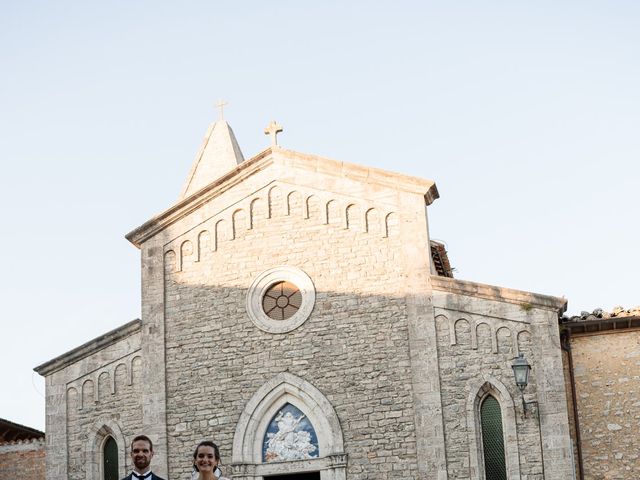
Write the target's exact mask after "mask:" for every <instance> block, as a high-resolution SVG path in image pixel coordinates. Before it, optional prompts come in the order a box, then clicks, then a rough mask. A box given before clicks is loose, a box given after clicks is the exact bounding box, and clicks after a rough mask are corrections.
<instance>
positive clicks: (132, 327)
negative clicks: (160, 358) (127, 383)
mask: <svg viewBox="0 0 640 480" xmlns="http://www.w3.org/2000/svg"><path fill="white" fill-rule="evenodd" d="M141 326H142V320H140V319H138V318H137V319H135V320H132V321H130V322H128V323H125V324H124V325H122V326H121V327H118V328H116V329H114V330H111V331H110V332H107V333H105V334H103V335H100V336H99V337H96V338H94V339H93V340H89V341H88V342H86V343H84V344H82V345H80V346H79V347H76V348H74V349H73V350H69V351H68V352H66V353H63V354H62V355H59V356H57V357H55V358H54V359H52V360H49V361H48V362H45V363H43V364H42V365H38V366H37V367H35V368H34V369H33V370H34V371H35V372H36V373H38V374H40V375H42V376H43V377H46V376H47V375H51V374H52V373H55V372H57V371H59V370H62V369H63V368H65V367H67V366H68V365H70V364H72V363H74V362H77V361H78V360H82V359H83V358H86V357H88V356H89V355H92V354H93V353H95V352H97V351H99V350H103V349H105V348H107V347H108V346H110V345H113V344H114V343H116V342H118V341H120V340H122V339H123V338H126V337H128V336H130V335H133V334H134V333H137V332H139V331H140V329H141Z"/></svg>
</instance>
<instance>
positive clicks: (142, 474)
mask: <svg viewBox="0 0 640 480" xmlns="http://www.w3.org/2000/svg"><path fill="white" fill-rule="evenodd" d="M152 458H153V443H152V442H151V439H150V438H149V437H147V436H146V435H138V436H137V437H136V438H134V439H133V441H132V442H131V461H132V462H133V471H132V472H131V473H130V474H129V475H127V476H126V477H124V478H123V479H122V480H164V479H163V478H160V477H159V476H157V475H156V474H155V473H153V472H152V471H151V467H150V465H151V459H152Z"/></svg>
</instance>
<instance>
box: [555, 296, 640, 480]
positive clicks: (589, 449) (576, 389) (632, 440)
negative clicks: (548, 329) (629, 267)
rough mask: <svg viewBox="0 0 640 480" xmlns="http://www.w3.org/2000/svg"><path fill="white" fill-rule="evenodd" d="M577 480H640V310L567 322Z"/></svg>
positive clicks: (568, 380) (564, 342) (565, 353)
mask: <svg viewBox="0 0 640 480" xmlns="http://www.w3.org/2000/svg"><path fill="white" fill-rule="evenodd" d="M561 338H562V345H563V361H564V367H565V380H566V385H567V402H568V410H569V414H570V415H569V421H570V426H571V436H572V440H573V444H574V451H575V457H576V460H577V461H576V475H577V478H580V479H584V480H599V479H606V480H626V479H630V478H640V451H639V449H638V446H639V445H640V373H638V372H639V367H640V307H636V308H635V309H631V310H625V309H623V308H616V309H615V310H614V311H613V312H611V313H609V312H604V311H602V310H600V309H598V310H595V311H594V312H593V313H588V312H585V313H583V314H582V315H579V316H574V317H570V318H563V319H562V324H561Z"/></svg>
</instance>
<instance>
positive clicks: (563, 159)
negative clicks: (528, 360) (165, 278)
mask: <svg viewBox="0 0 640 480" xmlns="http://www.w3.org/2000/svg"><path fill="white" fill-rule="evenodd" d="M638 59H640V2H637V1H636V0H629V1H617V0H610V1H607V2H604V1H600V2H595V1H585V0H581V1H562V0H560V1H558V0H554V1H539V0H537V1H533V0H530V1H527V0H525V1H520V2H509V1H490V0H487V1H484V2H475V1H457V2H444V1H441V2H433V1H398V0H396V1H393V2H374V1H371V0H369V1H350V2H345V1H340V2H338V1H326V0H325V1H323V2H310V1H307V2H304V1H297V2H294V1H279V0H274V1H270V2H264V1H260V2H258V1H237V2H216V1H201V2H196V1H185V2H167V1H165V2H163V1H150V0H141V1H126V2H125V1H119V2H118V1H115V2H97V1H82V2H81V1H58V2H51V1H41V2H36V1H29V0H24V1H13V2H12V1H10V0H4V1H2V2H0V71H1V75H0V132H1V133H0V155H1V156H0V159H1V161H2V170H1V172H2V173H1V175H0V187H1V188H0V196H1V197H0V200H1V202H2V203H1V205H2V221H1V222H0V228H1V231H0V233H1V235H0V252H1V253H0V261H1V263H0V264H1V265H3V267H4V269H5V270H4V272H5V274H4V275H2V276H1V277H0V278H1V279H0V294H1V298H2V303H3V305H4V309H3V311H2V323H1V325H2V327H1V328H2V330H1V331H2V343H3V346H2V348H1V349H0V382H1V384H2V395H0V417H2V418H6V419H8V420H11V421H14V422H17V423H22V424H26V425H28V426H31V427H34V428H38V429H44V397H43V393H44V382H43V379H42V378H40V377H39V376H38V375H37V374H35V373H34V372H33V371H32V369H33V367H35V366H37V365H39V364H41V363H43V362H45V361H48V360H50V359H52V358H54V357H56V356H58V355H61V354H63V353H65V352H67V351H68V350H70V349H72V348H74V347H76V346H78V345H80V344H82V343H84V342H87V341H89V340H91V339H93V338H95V337H97V336H99V335H101V334H103V333H105V332H107V331H109V330H112V329H114V328H117V327H118V326H120V325H122V324H124V323H126V322H128V321H130V320H132V319H134V318H138V317H139V316H140V280H139V278H140V272H139V265H140V259H139V251H138V250H137V249H136V248H135V247H134V246H133V245H131V244H129V242H127V240H125V239H124V234H125V233H127V232H129V231H130V230H132V229H134V228H135V227H137V226H139V225H141V224H142V223H144V222H145V221H146V220H148V219H150V218H151V217H152V216H153V215H155V214H156V213H159V212H161V211H163V210H165V209H166V208H168V207H170V206H171V205H172V204H173V203H174V202H175V201H176V200H177V197H178V194H179V192H180V188H181V186H182V183H183V181H184V180H185V178H186V175H187V173H188V171H189V168H190V165H191V162H192V161H193V158H194V156H195V153H196V152H197V150H198V147H199V145H200V141H201V140H202V137H203V135H204V133H205V131H206V129H207V126H208V124H209V123H210V122H211V121H213V120H215V119H216V118H217V111H216V109H215V107H214V104H215V103H216V102H217V100H219V99H225V100H226V101H228V102H229V106H228V107H227V108H226V109H225V118H226V119H227V120H228V121H229V123H230V124H231V126H232V127H233V129H234V131H235V133H236V137H237V139H238V142H239V144H240V146H241V148H242V151H243V153H244V156H245V158H250V157H252V156H253V155H255V154H256V153H258V152H260V151H261V150H263V149H264V148H265V147H266V146H268V143H269V139H268V138H267V137H266V136H265V135H264V134H263V129H264V127H265V126H266V125H267V124H268V122H269V121H270V120H272V119H275V120H277V121H278V122H279V123H280V124H281V125H282V126H283V127H284V132H283V133H282V134H281V135H280V137H279V140H280V144H281V146H283V147H284V148H288V149H292V150H296V151H300V152H305V153H313V154H318V155H323V156H327V157H330V158H334V159H337V160H342V161H347V162H351V163H357V164H362V165H366V166H373V167H378V168H382V169H386V170H391V171H397V172H400V173H405V174H410V175H414V176H418V177H424V178H429V179H432V180H435V181H436V184H437V186H438V190H439V191H440V199H438V200H437V201H436V202H435V203H434V204H433V205H432V206H431V207H430V208H429V218H430V233H431V236H432V238H435V239H439V240H443V241H445V242H446V244H447V248H448V251H449V256H450V259H451V263H452V265H453V266H454V267H455V275H456V277H457V278H461V279H465V280H473V281H477V282H482V283H488V284H492V285H499V286H503V287H510V288H516V289H522V290H528V291H533V292H537V293H544V294H549V295H556V296H565V297H566V298H567V299H568V301H569V310H568V312H569V313H570V314H577V313H579V312H580V311H582V310H589V311H591V310H593V309H594V308H597V307H602V308H604V309H605V310H612V309H613V307H615V306H617V305H622V306H624V307H625V308H631V307H633V306H635V305H638V304H640V292H638V288H637V285H638V275H639V272H640V254H639V252H638V247H637V245H638V238H639V237H640V222H639V220H638V206H639V204H640V200H639V199H640V196H639V194H638V189H639V187H640V167H639V163H640V162H639V160H640V135H639V134H638V129H639V125H640V93H639V88H640V87H639V85H640V62H639V60H638Z"/></svg>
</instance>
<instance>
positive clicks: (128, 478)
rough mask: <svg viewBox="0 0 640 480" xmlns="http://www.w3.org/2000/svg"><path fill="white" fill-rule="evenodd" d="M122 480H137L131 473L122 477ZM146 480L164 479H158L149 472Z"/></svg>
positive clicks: (159, 479)
mask: <svg viewBox="0 0 640 480" xmlns="http://www.w3.org/2000/svg"><path fill="white" fill-rule="evenodd" d="M122 480H138V479H137V478H136V477H134V476H133V473H130V474H129V475H127V476H126V477H124V478H123V479H122ZM146 480H164V478H162V477H159V476H158V475H156V474H155V473H153V472H151V475H149V476H148V477H147V478H146Z"/></svg>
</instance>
